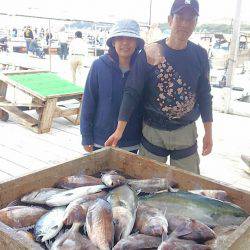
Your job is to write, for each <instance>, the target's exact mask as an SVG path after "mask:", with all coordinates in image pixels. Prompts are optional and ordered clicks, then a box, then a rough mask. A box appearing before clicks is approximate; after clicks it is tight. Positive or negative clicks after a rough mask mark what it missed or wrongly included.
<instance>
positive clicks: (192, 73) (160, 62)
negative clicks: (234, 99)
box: [105, 0, 213, 174]
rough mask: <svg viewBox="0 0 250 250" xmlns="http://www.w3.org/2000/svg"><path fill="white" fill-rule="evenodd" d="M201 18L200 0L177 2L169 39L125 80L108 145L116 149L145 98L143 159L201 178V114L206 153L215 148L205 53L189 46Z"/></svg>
mask: <svg viewBox="0 0 250 250" xmlns="http://www.w3.org/2000/svg"><path fill="white" fill-rule="evenodd" d="M198 15H199V4H198V2H197V0H175V1H174V3H173V6H172V8H171V13H170V16H169V17H168V23H169V26H170V29H171V34H170V37H169V38H168V39H164V40H161V41H159V42H156V43H153V44H151V45H149V46H148V47H146V48H145V51H141V53H140V55H139V56H138V58H137V61H136V63H135V65H134V67H133V69H132V71H131V74H130V76H129V78H128V80H127V82H126V88H125V91H124V96H123V102H122V105H121V108H120V114H119V119H118V120H119V121H118V126H117V129H116V131H115V132H114V133H113V134H112V135H111V136H110V137H109V139H108V140H107V141H106V143H105V145H106V146H116V144H117V142H118V141H119V139H120V138H121V136H122V133H123V131H124V129H125V127H126V124H127V121H128V120H129V118H130V114H131V113H132V111H133V109H134V107H135V106H136V105H137V104H138V101H139V99H140V97H141V96H143V97H144V124H143V137H142V143H141V148H140V155H142V156H146V157H150V158H152V159H155V160H158V161H160V162H166V161H167V157H168V156H169V155H170V164H171V165H173V166H176V167H180V168H182V169H184V170H188V171H191V172H194V173H197V174H199V173H200V171H199V155H198V153H197V142H196V139H197V130H196V125H195V121H196V120H197V119H198V117H199V116H200V115H201V117H202V121H203V124H204V129H205V135H204V138H203V151H202V155H208V154H209V153H210V152H211V150H212V144H213V142H212V97H211V94H210V91H211V89H210V84H209V63H208V56H207V52H206V51H205V49H203V48H201V47H200V46H198V45H195V44H194V43H192V42H190V41H189V40H188V39H189V37H190V36H191V34H192V33H193V31H194V29H195V26H196V23H197V18H198Z"/></svg>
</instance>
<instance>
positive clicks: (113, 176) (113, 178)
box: [102, 170, 126, 188]
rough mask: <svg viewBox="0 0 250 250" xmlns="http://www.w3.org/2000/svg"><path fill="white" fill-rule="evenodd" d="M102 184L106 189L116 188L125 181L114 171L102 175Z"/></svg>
mask: <svg viewBox="0 0 250 250" xmlns="http://www.w3.org/2000/svg"><path fill="white" fill-rule="evenodd" d="M102 182H103V183H104V184H105V185H106V186H107V187H112V188H114V187H118V186H121V185H123V184H125V182H126V179H125V177H123V176H121V175H119V174H118V173H116V172H115V171H114V170H112V171H110V172H108V173H106V174H104V175H103V176H102Z"/></svg>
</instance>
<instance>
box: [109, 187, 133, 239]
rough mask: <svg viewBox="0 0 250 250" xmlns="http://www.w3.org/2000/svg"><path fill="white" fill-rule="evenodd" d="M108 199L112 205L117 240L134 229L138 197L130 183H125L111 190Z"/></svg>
mask: <svg viewBox="0 0 250 250" xmlns="http://www.w3.org/2000/svg"><path fill="white" fill-rule="evenodd" d="M107 201H108V202H109V203H110V204H111V206H112V213H113V218H114V223H115V240H116V241H119V240H120V239H123V238H125V237H127V236H129V234H130V233H131V231H132V229H133V226H134V223H135V218H136V210H137V204H138V198H137V195H136V193H135V192H134V191H133V190H132V189H131V188H130V187H129V186H128V185H123V186H120V187H117V188H114V189H113V190H112V191H110V192H109V195H108V198H107Z"/></svg>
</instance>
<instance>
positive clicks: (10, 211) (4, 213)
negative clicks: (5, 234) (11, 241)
mask: <svg viewBox="0 0 250 250" xmlns="http://www.w3.org/2000/svg"><path fill="white" fill-rule="evenodd" d="M45 213H47V210H46V209H44V208H41V207H29V206H13V207H6V208H3V209H1V210H0V221H1V222H3V223H4V224H6V225H8V226H10V227H13V228H24V227H30V226H33V225H34V224H35V223H36V222H37V220H38V219H39V218H40V217H41V216H42V215H44V214H45Z"/></svg>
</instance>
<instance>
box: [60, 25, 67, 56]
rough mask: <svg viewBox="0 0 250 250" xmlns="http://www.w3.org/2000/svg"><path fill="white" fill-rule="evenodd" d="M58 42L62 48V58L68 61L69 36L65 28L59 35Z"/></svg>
mask: <svg viewBox="0 0 250 250" xmlns="http://www.w3.org/2000/svg"><path fill="white" fill-rule="evenodd" d="M58 42H59V46H60V58H61V59H62V60H66V59H67V56H68V34H67V33H66V31H65V28H62V29H61V30H60V32H59V33H58Z"/></svg>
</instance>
